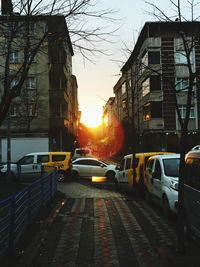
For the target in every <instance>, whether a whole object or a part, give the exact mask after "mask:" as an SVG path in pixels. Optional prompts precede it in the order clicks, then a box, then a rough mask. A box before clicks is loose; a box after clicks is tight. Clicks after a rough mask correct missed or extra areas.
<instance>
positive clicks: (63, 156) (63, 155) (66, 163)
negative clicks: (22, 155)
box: [38, 152, 72, 182]
mask: <svg viewBox="0 0 200 267" xmlns="http://www.w3.org/2000/svg"><path fill="white" fill-rule="evenodd" d="M38 163H42V165H44V166H45V167H49V166H50V167H52V166H53V167H56V168H57V170H58V182H64V180H65V179H66V178H69V177H71V167H72V165H71V152H48V153H40V154H39V155H38ZM45 171H48V169H47V168H45Z"/></svg>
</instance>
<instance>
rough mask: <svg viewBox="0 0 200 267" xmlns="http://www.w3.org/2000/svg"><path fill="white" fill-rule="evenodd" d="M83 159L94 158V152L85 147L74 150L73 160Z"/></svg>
mask: <svg viewBox="0 0 200 267" xmlns="http://www.w3.org/2000/svg"><path fill="white" fill-rule="evenodd" d="M82 157H92V151H91V149H90V148H88V147H85V148H76V149H75V150H74V155H73V157H72V159H73V160H74V159H77V158H82Z"/></svg>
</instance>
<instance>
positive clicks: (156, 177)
mask: <svg viewBox="0 0 200 267" xmlns="http://www.w3.org/2000/svg"><path fill="white" fill-rule="evenodd" d="M161 185H162V169H161V165H160V161H159V160H158V159H156V160H155V164H154V169H153V172H152V174H151V188H152V190H151V193H152V194H153V195H154V196H155V197H156V198H157V199H161V195H162V190H161Z"/></svg>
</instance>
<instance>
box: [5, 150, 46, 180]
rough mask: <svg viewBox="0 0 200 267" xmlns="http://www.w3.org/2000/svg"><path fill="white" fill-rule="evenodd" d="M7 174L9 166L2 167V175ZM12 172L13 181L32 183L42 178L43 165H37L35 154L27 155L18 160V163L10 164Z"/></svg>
mask: <svg viewBox="0 0 200 267" xmlns="http://www.w3.org/2000/svg"><path fill="white" fill-rule="evenodd" d="M6 172H7V164H4V165H1V166H0V173H1V174H5V173H6ZM10 172H11V175H12V177H13V179H17V178H20V180H26V181H32V179H36V178H39V177H41V172H42V164H41V163H37V162H36V160H35V157H34V155H33V154H27V155H25V156H24V157H22V158H21V159H20V160H18V161H17V162H16V163H11V164H10Z"/></svg>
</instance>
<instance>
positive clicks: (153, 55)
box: [148, 51, 160, 64]
mask: <svg viewBox="0 0 200 267" xmlns="http://www.w3.org/2000/svg"><path fill="white" fill-rule="evenodd" d="M148 64H160V51H149V52H148Z"/></svg>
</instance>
